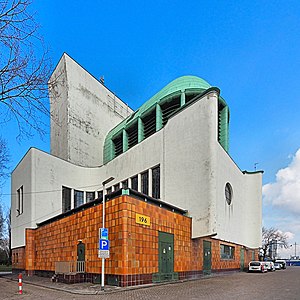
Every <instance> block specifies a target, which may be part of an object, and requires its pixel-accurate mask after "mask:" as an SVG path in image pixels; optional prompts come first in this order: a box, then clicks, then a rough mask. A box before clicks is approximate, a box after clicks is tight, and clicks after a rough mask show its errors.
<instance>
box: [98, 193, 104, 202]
mask: <svg viewBox="0 0 300 300" xmlns="http://www.w3.org/2000/svg"><path fill="white" fill-rule="evenodd" d="M98 199H99V200H101V201H102V200H103V191H98Z"/></svg>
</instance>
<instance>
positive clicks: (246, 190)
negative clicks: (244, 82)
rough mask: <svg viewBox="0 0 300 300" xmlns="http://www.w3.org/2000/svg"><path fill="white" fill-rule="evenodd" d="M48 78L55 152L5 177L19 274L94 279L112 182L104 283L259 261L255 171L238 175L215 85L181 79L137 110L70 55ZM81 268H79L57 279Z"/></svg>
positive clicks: (37, 155) (28, 159)
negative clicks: (52, 81)
mask: <svg viewBox="0 0 300 300" xmlns="http://www.w3.org/2000/svg"><path fill="white" fill-rule="evenodd" d="M53 78H56V79H57V84H56V85H55V86H54V87H52V88H51V89H50V91H49V92H50V102H51V113H52V115H53V118H52V119H51V153H50V154H48V153H45V152H43V151H40V150H38V149H34V148H31V149H29V151H28V152H27V153H26V155H25V156H24V158H23V159H22V160H21V161H20V163H19V164H18V166H17V167H16V169H15V170H14V171H13V174H12V194H13V195H12V200H11V201H12V203H11V215H12V249H13V267H14V268H15V269H25V270H26V271H27V272H28V273H41V272H49V274H50V273H51V272H52V273H53V272H54V271H55V270H56V272H62V273H66V272H67V271H68V272H67V273H68V274H69V277H70V276H71V277H70V278H71V279H70V281H72V280H83V279H84V280H95V278H96V277H97V276H98V275H99V272H100V266H101V260H100V259H99V258H98V257H97V253H98V252H97V251H98V249H97V248H98V246H97V245H98V230H99V228H100V227H102V195H103V194H102V193H103V191H102V186H101V182H103V181H104V180H106V179H107V178H108V177H111V176H113V177H114V178H115V179H114V180H113V181H112V182H111V183H110V184H109V185H108V186H107V189H106V191H104V192H105V194H106V197H107V200H108V201H107V206H106V211H107V216H108V218H107V219H106V227H108V229H109V239H110V241H111V248H110V258H109V259H107V260H106V263H107V268H106V269H107V274H108V277H107V278H108V280H109V281H110V283H111V284H118V285H122V286H124V285H132V284H138V283H147V282H152V281H162V280H168V279H172V278H173V279H174V278H189V277H196V276H199V275H202V274H203V273H210V272H211V271H218V270H224V269H226V270H227V269H240V268H241V269H242V268H243V267H244V266H245V265H246V263H247V262H248V261H249V260H252V259H254V258H255V259H257V256H258V247H259V246H261V219H262V209H261V205H262V200H261V199H262V196H261V188H262V171H257V172H248V171H241V170H240V169H239V168H238V166H237V165H236V164H235V162H234V161H233V160H232V158H231V157H230V156H229V154H228V151H229V108H228V105H227V103H226V102H225V100H224V99H223V98H222V97H221V96H220V91H219V89H218V88H216V87H212V86H210V85H209V84H208V83H207V82H206V81H204V80H203V79H201V78H198V77H195V76H183V77H180V78H178V79H175V80H174V81H172V82H171V83H169V84H168V85H167V86H166V87H164V88H163V89H162V90H161V91H159V92H158V93H157V94H155V95H154V96H153V97H152V98H151V99H149V100H148V101H147V102H145V103H144V104H143V105H142V106H141V107H140V108H139V109H138V110H137V111H135V112H133V111H132V110H131V109H130V108H129V107H128V106H127V105H126V104H125V103H124V102H122V101H121V100H120V99H119V98H118V97H117V96H116V95H115V94H114V93H112V92H111V91H110V90H109V89H108V88H107V87H106V86H104V85H103V84H102V83H101V82H99V81H98V80H96V79H95V78H94V77H93V76H91V75H90V74H89V73H88V72H87V71H85V70H84V69H83V68H82V67H81V66H80V65H78V64H77V63H76V62H75V61H74V60H72V59H71V58H70V57H69V56H68V55H66V54H64V55H63V56H62V58H61V60H60V62H59V63H58V65H57V67H56V69H55V71H54V73H53V75H52V79H53ZM139 218H140V219H139ZM145 220H146V222H145ZM147 221H148V223H147ZM143 222H144V223H143ZM77 261H81V262H82V261H83V262H84V264H81V265H84V269H81V270H80V272H79V271H78V265H77V267H76V268H77V269H76V268H75V269H76V270H77V271H78V272H71V271H70V269H68V270H67V271H66V270H65V271H64V272H63V271H62V269H61V268H62V267H61V266H62V263H63V262H68V263H69V266H70V265H71V264H72V263H73V262H75V264H76V262H77ZM73 271H74V270H73ZM75 273H76V274H75ZM74 274H75V275H74ZM72 276H73V277H72Z"/></svg>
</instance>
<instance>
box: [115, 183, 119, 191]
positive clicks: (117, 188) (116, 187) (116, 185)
mask: <svg viewBox="0 0 300 300" xmlns="http://www.w3.org/2000/svg"><path fill="white" fill-rule="evenodd" d="M119 189H120V183H117V184H115V185H114V191H117V190H119Z"/></svg>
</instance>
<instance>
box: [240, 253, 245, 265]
mask: <svg viewBox="0 0 300 300" xmlns="http://www.w3.org/2000/svg"><path fill="white" fill-rule="evenodd" d="M244 267H245V255H244V248H241V252H240V268H241V271H244Z"/></svg>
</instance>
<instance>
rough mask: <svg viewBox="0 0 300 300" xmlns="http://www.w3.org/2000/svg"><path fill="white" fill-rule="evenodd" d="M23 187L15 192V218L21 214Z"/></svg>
mask: <svg viewBox="0 0 300 300" xmlns="http://www.w3.org/2000/svg"><path fill="white" fill-rule="evenodd" d="M23 200H24V195H23V185H22V186H21V187H20V188H19V189H18V190H17V216H19V215H21V214H22V213H23Z"/></svg>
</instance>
